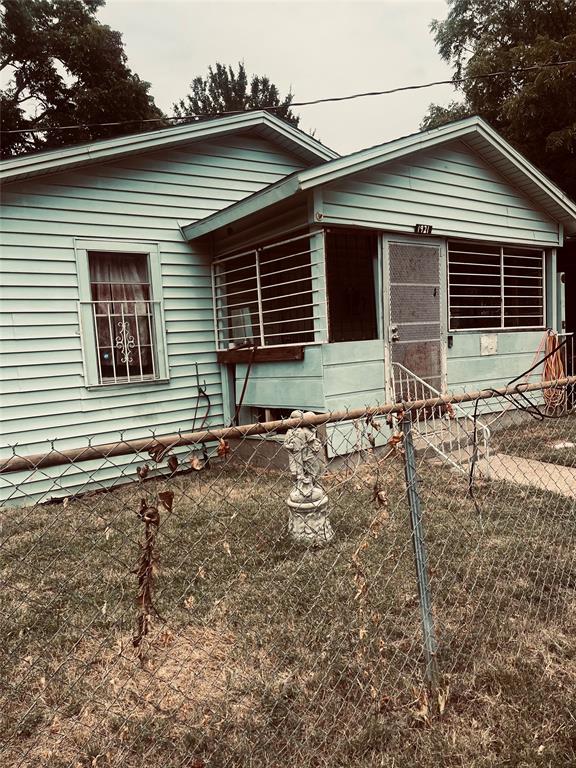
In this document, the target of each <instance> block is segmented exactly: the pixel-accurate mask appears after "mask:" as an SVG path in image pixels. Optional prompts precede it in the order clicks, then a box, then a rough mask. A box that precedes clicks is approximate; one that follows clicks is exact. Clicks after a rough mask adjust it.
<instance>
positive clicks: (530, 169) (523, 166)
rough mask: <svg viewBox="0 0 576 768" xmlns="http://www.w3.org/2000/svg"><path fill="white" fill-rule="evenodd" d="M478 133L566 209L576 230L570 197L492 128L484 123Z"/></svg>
mask: <svg viewBox="0 0 576 768" xmlns="http://www.w3.org/2000/svg"><path fill="white" fill-rule="evenodd" d="M478 132H479V133H480V135H482V136H484V137H485V138H486V139H487V140H488V141H490V143H491V144H492V145H493V146H495V147H496V149H498V150H500V151H501V152H502V154H503V155H504V156H505V157H506V159H508V160H509V161H510V162H511V163H512V164H513V165H514V166H516V168H518V170H519V171H521V172H522V173H523V174H524V175H525V176H526V177H527V178H528V179H529V180H530V181H532V183H534V184H535V185H536V186H537V187H538V188H539V189H540V190H541V191H542V192H543V193H544V194H545V195H546V196H547V197H549V198H550V199H552V200H553V201H554V202H555V203H556V204H557V205H559V206H560V207H561V208H563V209H564V211H565V212H566V213H567V214H568V216H569V217H570V218H572V219H573V223H572V231H574V230H575V229H576V203H575V202H574V201H573V200H571V199H570V198H569V197H568V195H565V194H564V192H563V191H562V190H561V189H560V187H558V186H557V185H556V184H554V182H553V181H551V180H550V179H549V178H547V177H546V176H545V175H544V174H543V173H542V172H541V171H540V170H538V168H536V166H535V165H532V163H531V162H530V161H529V160H527V159H526V158H525V157H524V156H523V155H522V154H520V152H518V151H517V150H516V149H514V147H512V146H511V145H510V144H508V142H507V141H506V140H505V139H503V138H502V136H500V134H499V133H497V132H496V131H495V130H494V129H493V128H492V127H491V126H489V125H488V124H487V123H485V122H484V121H482V123H481V125H479V126H478Z"/></svg>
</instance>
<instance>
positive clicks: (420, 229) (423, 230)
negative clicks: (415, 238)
mask: <svg viewBox="0 0 576 768" xmlns="http://www.w3.org/2000/svg"><path fill="white" fill-rule="evenodd" d="M414 232H416V234H417V235H431V234H432V224H415V225H414Z"/></svg>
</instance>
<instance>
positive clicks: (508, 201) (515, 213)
mask: <svg viewBox="0 0 576 768" xmlns="http://www.w3.org/2000/svg"><path fill="white" fill-rule="evenodd" d="M323 196H324V208H323V214H324V218H323V220H324V221H325V222H326V223H338V224H362V225H363V226H367V227H376V228H379V229H390V230H394V231H399V232H413V231H414V225H415V224H421V223H425V224H431V225H432V227H433V231H434V233H435V234H438V235H445V236H449V237H463V238H470V239H475V238H477V239H483V240H493V241H502V242H517V243H530V244H534V243H538V244H542V245H556V244H558V243H559V227H558V224H557V222H555V221H553V220H551V219H550V218H549V217H548V216H547V215H546V214H544V213H543V212H542V211H541V210H539V209H538V207H537V206H536V205H535V204H533V203H532V202H531V201H529V200H528V199H527V198H525V197H524V196H523V195H521V194H520V193H519V192H518V190H516V189H515V188H514V187H513V186H512V185H510V184H508V183H507V182H506V181H505V180H504V179H503V178H502V177H501V176H499V174H498V173H497V172H496V171H495V170H494V169H492V168H491V167H490V166H489V165H487V164H486V163H484V162H483V161H482V160H480V158H479V157H478V156H476V155H475V154H474V153H473V151H472V150H470V149H468V148H467V147H466V146H465V145H464V144H463V143H461V142H454V143H453V144H450V145H445V146H443V147H439V148H436V149H434V150H428V151H425V152H421V153H416V154H415V155H413V156H412V158H411V160H410V163H407V162H397V163H391V164H390V165H389V166H385V167H383V168H380V169H374V170H371V171H369V172H365V173H361V174H358V175H353V176H350V177H349V178H347V179H345V180H343V181H338V182H334V183H332V184H329V185H327V186H326V187H325V188H324V190H323Z"/></svg>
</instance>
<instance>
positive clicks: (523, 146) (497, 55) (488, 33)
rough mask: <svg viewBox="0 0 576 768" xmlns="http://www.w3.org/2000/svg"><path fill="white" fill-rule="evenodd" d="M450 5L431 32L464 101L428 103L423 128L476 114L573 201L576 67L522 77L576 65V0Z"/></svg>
mask: <svg viewBox="0 0 576 768" xmlns="http://www.w3.org/2000/svg"><path fill="white" fill-rule="evenodd" d="M448 3H449V5H450V10H449V13H448V16H447V18H446V19H445V21H434V22H432V25H431V26H432V31H433V32H434V36H435V40H436V44H437V46H438V49H439V52H440V55H441V56H442V58H443V59H444V60H445V61H447V62H449V63H450V64H452V65H453V66H454V77H455V81H456V83H457V87H458V88H459V89H460V90H461V91H462V93H463V95H464V101H463V102H462V103H454V102H453V103H452V104H451V105H449V106H448V107H439V106H438V105H435V104H431V105H430V108H429V111H428V114H427V115H426V117H425V118H424V121H423V123H422V128H433V127H436V126H438V125H442V124H444V123H446V122H449V121H450V120H453V119H459V118H461V117H465V116H467V115H471V114H478V115H480V116H481V117H483V118H484V119H486V120H487V121H488V122H489V123H491V124H492V125H493V126H494V127H495V128H496V130H498V131H499V132H500V133H501V134H502V135H503V136H504V137H505V138H506V139H507V140H508V141H510V143H511V144H512V145H513V146H515V147H516V148H517V149H518V150H519V151H520V152H522V153H523V154H524V155H526V157H528V159H530V160H531V161H532V162H533V163H534V164H535V165H536V166H538V167H539V168H540V169H541V170H542V171H544V173H546V174H547V175H548V176H550V178H552V179H553V180H554V181H555V182H556V183H557V184H558V185H559V186H560V187H562V188H563V189H564V190H565V191H566V192H567V193H568V194H569V195H571V196H572V197H576V64H569V65H567V66H560V67H543V68H541V69H533V70H528V71H519V70H521V69H524V68H526V67H541V66H542V65H546V64H551V63H555V62H561V61H574V60H576V0H448ZM511 70H516V72H514V74H512V75H507V74H504V75H501V76H498V77H488V78H486V77H484V78H483V77H482V75H485V74H487V73H489V72H501V71H503V72H510V71H511ZM478 76H480V77H478ZM461 77H476V78H477V79H469V80H465V81H464V82H458V78H461Z"/></svg>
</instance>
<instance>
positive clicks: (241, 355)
mask: <svg viewBox="0 0 576 768" xmlns="http://www.w3.org/2000/svg"><path fill="white" fill-rule="evenodd" d="M253 354H254V357H252V355H253ZM216 355H217V360H218V362H219V363H231V364H232V363H249V362H250V361H251V360H252V361H253V362H254V363H282V362H288V361H294V360H304V347H298V346H293V347H270V348H269V347H258V349H257V350H256V353H254V352H253V350H252V348H251V347H244V348H242V349H226V350H224V351H222V352H217V353H216Z"/></svg>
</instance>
